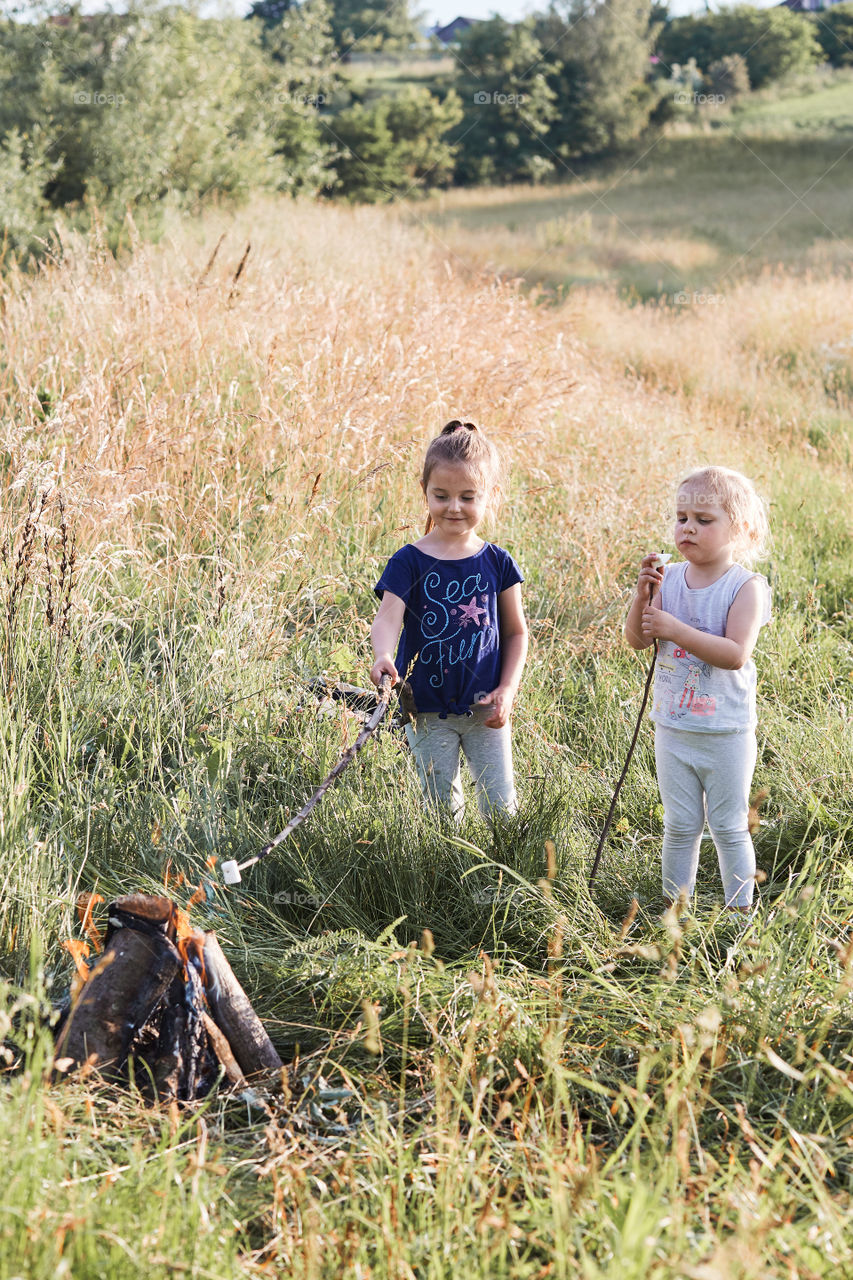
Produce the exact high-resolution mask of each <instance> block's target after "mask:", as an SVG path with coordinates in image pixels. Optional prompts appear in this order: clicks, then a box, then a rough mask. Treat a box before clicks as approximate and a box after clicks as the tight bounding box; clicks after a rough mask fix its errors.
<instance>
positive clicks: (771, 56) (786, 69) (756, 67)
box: [657, 4, 821, 89]
mask: <svg viewBox="0 0 853 1280" xmlns="http://www.w3.org/2000/svg"><path fill="white" fill-rule="evenodd" d="M657 52H658V53H659V55H660V57H661V58H662V59H663V60H664V62H665V63H670V64H671V63H676V62H677V63H683V62H686V61H687V60H688V58H691V57H692V58H695V59H696V64H697V66H698V67H699V68H700V70H701V71H703V72H705V73H707V71H708V69H709V67H710V65H711V63H712V62H716V61H718V60H719V59H720V58H723V57H726V56H727V55H731V54H735V53H737V54H740V55H741V57H743V58H744V59H745V60H746V65H747V69H748V72H749V80H750V83H751V85H752V86H753V88H755V89H759V88H761V86H762V85H765V84H767V83H768V82H770V81H771V80H779V79H781V78H782V77H783V76H786V75H790V74H792V73H794V72H798V71H807V70H808V69H809V68H810V67H813V66H814V65H815V63H816V62H818V61H819V60H820V57H821V49H820V45H819V44H818V41H817V38H816V36H815V34H814V27H813V24H812V23H811V22H810V20H809V19H808V18H807V17H805V16H804V15H803V14H800V13H795V12H793V11H792V10H791V9H787V8H785V7H784V6H779V7H777V8H773V9H754V8H752V6H751V5H745V4H742V5H738V6H736V7H735V8H733V9H723V10H722V11H721V12H720V13H705V14H701V15H700V16H698V17H690V18H676V19H675V20H674V21H673V22H670V23H667V24H666V26H665V27H664V28H663V30H662V32H661V34H660V37H659V40H658V45H657Z"/></svg>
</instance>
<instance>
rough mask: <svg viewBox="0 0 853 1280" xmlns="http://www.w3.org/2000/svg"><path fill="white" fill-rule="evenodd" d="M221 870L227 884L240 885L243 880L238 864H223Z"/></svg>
mask: <svg viewBox="0 0 853 1280" xmlns="http://www.w3.org/2000/svg"><path fill="white" fill-rule="evenodd" d="M221 869H222V879H223V880H224V881H225V883H226V884H239V883H240V881H241V880H242V878H243V877H242V876H241V875H240V868H239V866H238V865H237V863H236V862H223V863H222V868H221Z"/></svg>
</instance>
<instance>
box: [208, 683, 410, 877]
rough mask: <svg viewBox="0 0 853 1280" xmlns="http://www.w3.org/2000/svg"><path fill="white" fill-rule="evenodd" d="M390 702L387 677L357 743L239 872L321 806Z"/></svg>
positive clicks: (274, 846)
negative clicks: (284, 825)
mask: <svg viewBox="0 0 853 1280" xmlns="http://www.w3.org/2000/svg"><path fill="white" fill-rule="evenodd" d="M390 701H391V677H390V676H387V675H385V676H383V677H382V679H381V681H380V683H379V701H378V702H377V704H376V710H375V711H374V712H373V714H372V716H371V717H370V719H369V720H368V721H367V724H366V725H365V726H364V728H363V729H362V731H361V733H360V734H359V735H358V737H357V738H356V740H355V742H354V743H353V744H352V746H351V747H348V748H347V750H346V751H345V752H344V754H343V755H342V756H341V758H340V760H339V761H338V763H337V764H336V765H335V767H334V769H332V770H331V771H330V772H329V773H327V774H326V777H325V778H324V779H323V781H322V782H321V783H320V785H319V787H318V788H317V790H316V791H315V792H314V794H313V796H312V797H311V799H310V800H307V801H306V802H305V804H304V805H303V806H302V808H301V809H300V810H299V812H298V813H295V814H294V815H293V817H292V818H291V819H290V821H289V822H288V824H287V826H286V827H285V828H284V830H283V831H279V833H278V835H277V836H275V837H274V838H273V839H272V840H270V841H269V843H268V844H265V845H264V847H263V849H261V851H260V853H256V854H255V856H254V857H253V858H247V859H246V861H245V862H241V863H240V864H239V866H238V867H237V870H238V871H245V870H246V869H247V868H248V867H253V866H254V865H255V863H256V862H260V860H261V858H265V857H266V856H267V854H270V853H272V851H273V849H275V848H276V846H277V845H280V844H281V842H282V840H286V839H287V837H288V836H289V835H290V834H291V832H293V831H295V830H296V828H297V827H298V826H299V825H300V824H301V823H303V822H304V821H305V819H306V818H307V817H308V815H309V813H310V812H311V810H312V809H313V808H314V806H315V805H316V804H319V802H320V801H321V800H322V798H323V796H324V795H325V794H326V792H327V791H328V789H329V787H330V786H331V785H332V783H333V782H334V780H335V778H337V777H339V776H340V775H341V774H342V773H343V771H344V769H346V767H347V765H348V764H352V762H353V760H354V759H355V757H356V755H357V753H358V752H359V751H360V750H361V748H362V747H363V746H364V744H365V742H367V740H368V738H370V737H371V736H372V735H373V734H374V733H375V732H376V730H377V729H378V728H379V725H380V724H381V722H382V718H383V716H384V715H385V712H386V711H387V710H388V703H389V702H390ZM223 866H224V864H223Z"/></svg>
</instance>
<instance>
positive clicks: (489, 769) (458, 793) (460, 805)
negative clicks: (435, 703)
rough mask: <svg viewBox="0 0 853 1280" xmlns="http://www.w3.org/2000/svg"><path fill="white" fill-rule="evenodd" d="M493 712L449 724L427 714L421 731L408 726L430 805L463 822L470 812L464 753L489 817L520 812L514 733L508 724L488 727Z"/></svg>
mask: <svg viewBox="0 0 853 1280" xmlns="http://www.w3.org/2000/svg"><path fill="white" fill-rule="evenodd" d="M492 711H493V708H492V707H491V706H489V707H482V708H480V707H475V708H474V709H473V710H472V713H471V715H469V716H451V715H448V716H446V717H445V718H444V719H442V718H441V717H440V716H439V715H438V713H437V712H426V713H422V714H420V715H419V716H418V724H417V730H415V729H414V728H413V726H412V725H410V724H407V725H406V737H407V738H408V739H409V746H410V747H411V748H412V755H413V756H414V757H415V764H416V765H417V768H418V777H419V778H420V782H421V788H422V790H423V793H424V799H425V800H426V801H427V802H428V803H432V804H439V805H444V806H445V807H447V808H449V809H450V812H451V813H452V814H453V816H454V818H455V819H456V820H457V821H460V820H461V818H462V812H463V810H464V808H465V797H464V793H463V791H462V773H461V768H460V753H462V754H464V756H465V759H466V760H467V761H468V768H469V769H470V771H471V777H472V778H473V779H474V786H475V789H476V792H477V804H478V805H479V807H480V812H481V813H482V814H483V816H484V817H488V816H489V815H490V814H491V813H492V812H493V811H495V810H498V809H501V810H503V811H504V812H506V813H515V811H516V809H517V808H518V800H517V798H516V794H515V782H514V779H513V773H512V742H511V739H510V727H509V724H505V725H503V727H502V728H500V729H490V728H488V726H486V725H484V724H483V721H484V720H486V719H488V717H489V716H490V715H491V714H492Z"/></svg>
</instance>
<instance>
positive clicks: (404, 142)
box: [327, 89, 462, 203]
mask: <svg viewBox="0 0 853 1280" xmlns="http://www.w3.org/2000/svg"><path fill="white" fill-rule="evenodd" d="M461 116H462V112H461V108H460V105H459V99H458V98H457V96H456V94H455V93H450V94H448V95H447V97H446V98H445V99H444V100H443V101H440V100H439V99H438V98H436V97H434V96H433V94H431V93H429V92H428V90H426V89H410V90H409V91H408V92H407V93H404V94H400V95H399V96H395V97H391V96H388V97H383V98H378V99H377V100H376V101H375V102H371V103H369V104H364V103H356V104H355V105H353V106H351V107H348V108H347V109H346V110H345V111H342V112H341V113H340V115H338V116H335V117H334V120H333V123H332V125H331V129H332V130H333V133H334V137H335V139H336V141H337V143H338V144H339V147H340V150H339V151H338V154H337V156H336V158H335V161H334V166H335V178H334V180H333V181H332V182H330V183H329V184H328V185H327V190H328V191H329V192H330V193H332V192H334V193H340V194H342V195H345V196H348V197H349V198H351V199H357V200H364V201H367V202H369V203H379V202H381V201H384V200H392V199H394V198H395V197H398V196H404V195H408V194H409V193H410V192H412V191H413V190H417V189H418V188H420V187H423V186H425V185H426V184H427V183H429V185H430V186H441V185H442V184H443V183H446V182H449V181H450V177H451V175H452V172H453V164H454V157H455V151H456V149H455V147H454V145H453V144H452V143H451V142H450V141H448V140H447V138H446V135H447V133H448V131H449V130H450V129H452V128H453V126H454V125H456V124H458V122H459V120H460V119H461Z"/></svg>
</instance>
